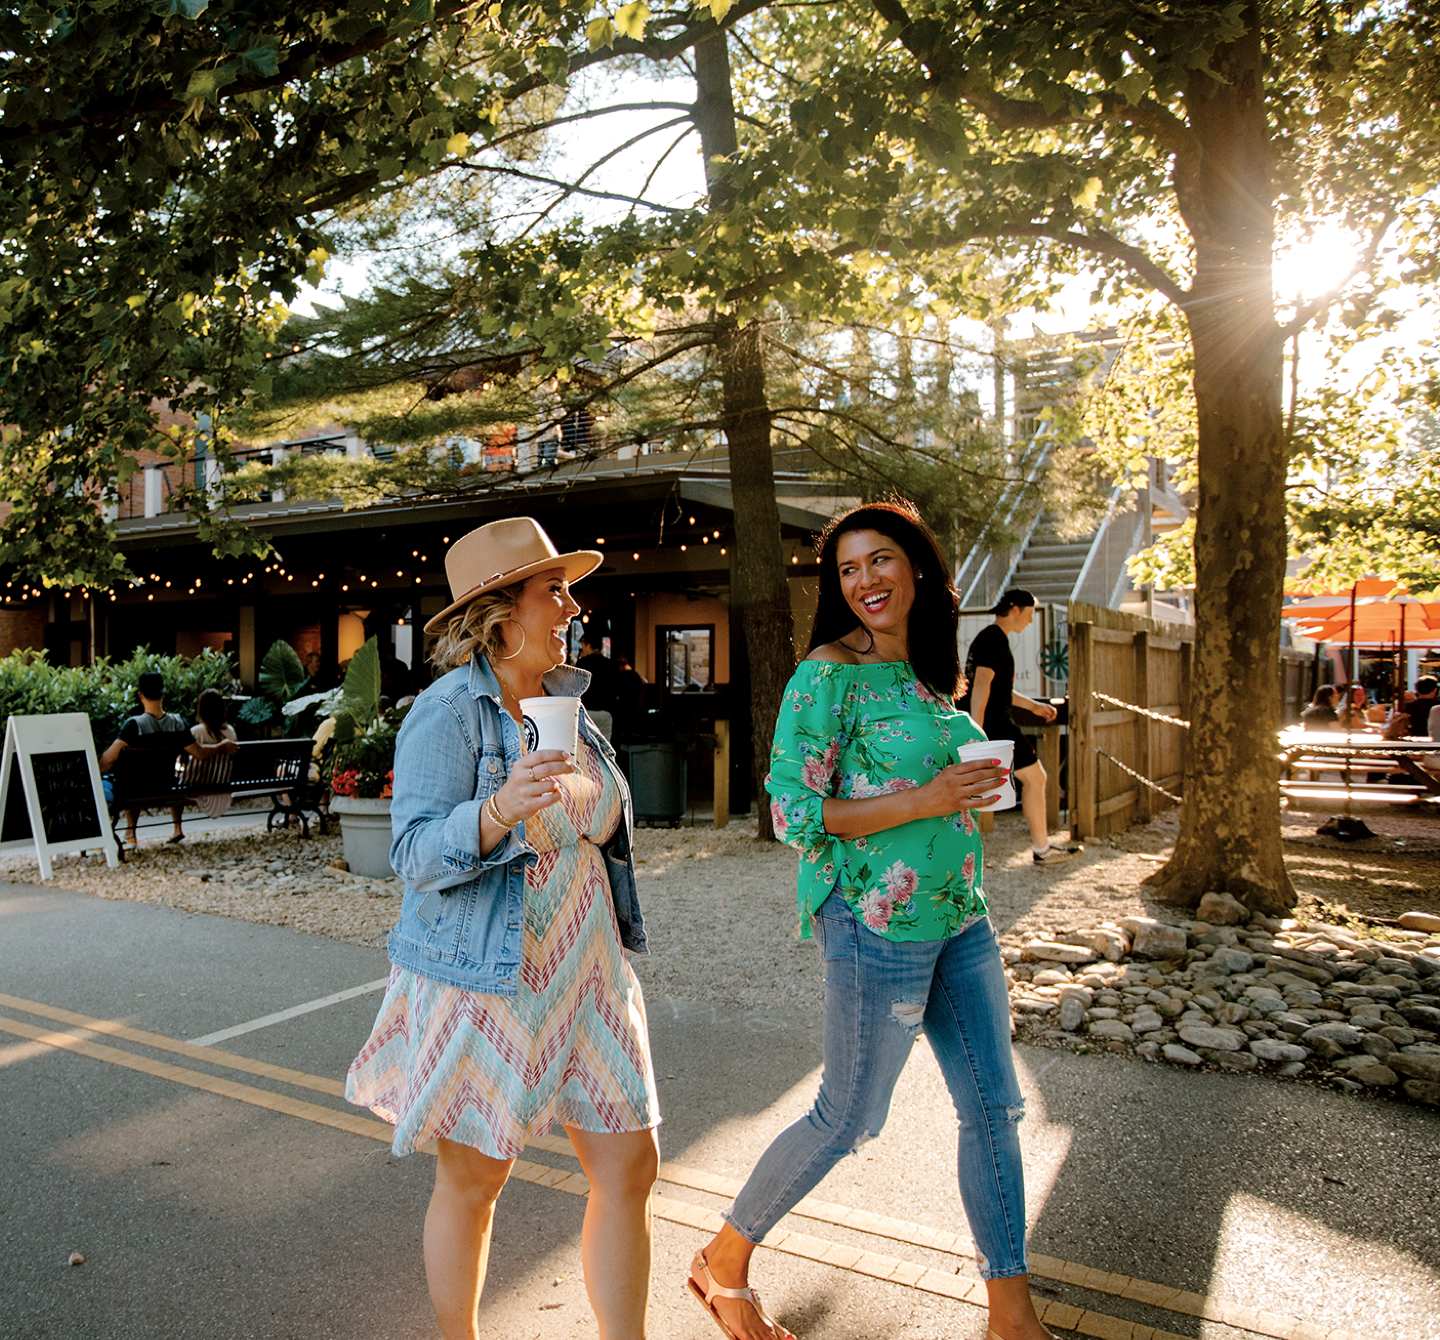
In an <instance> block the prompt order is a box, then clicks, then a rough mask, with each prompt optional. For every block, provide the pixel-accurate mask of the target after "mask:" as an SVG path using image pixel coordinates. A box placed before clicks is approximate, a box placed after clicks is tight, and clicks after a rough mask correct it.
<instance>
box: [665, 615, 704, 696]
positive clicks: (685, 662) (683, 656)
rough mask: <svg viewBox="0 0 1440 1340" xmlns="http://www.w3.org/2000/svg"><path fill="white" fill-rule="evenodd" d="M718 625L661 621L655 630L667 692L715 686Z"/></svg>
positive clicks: (692, 690) (681, 691)
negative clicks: (715, 651)
mask: <svg viewBox="0 0 1440 1340" xmlns="http://www.w3.org/2000/svg"><path fill="white" fill-rule="evenodd" d="M714 647H715V625H714V624H713V623H711V624H703V625H700V626H698V627H695V628H684V627H681V626H679V625H675V624H670V625H665V624H662V625H660V626H659V627H658V628H656V630H655V650H656V653H657V654H656V658H655V659H656V664H657V665H658V666H659V667H660V675H659V679H660V684H661V687H662V688H663V689H664V690H665V691H666V692H667V693H685V692H694V691H696V690H699V689H713V688H714V687H715V673H714V665H715V658H714Z"/></svg>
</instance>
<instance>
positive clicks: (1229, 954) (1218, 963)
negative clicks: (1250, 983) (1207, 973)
mask: <svg viewBox="0 0 1440 1340" xmlns="http://www.w3.org/2000/svg"><path fill="white" fill-rule="evenodd" d="M1254 966H1255V959H1254V957H1253V956H1252V955H1250V954H1247V953H1246V952H1245V951H1244V950H1243V949H1226V948H1224V947H1223V946H1222V947H1221V948H1219V949H1217V950H1216V951H1215V952H1214V953H1213V954H1211V955H1210V967H1211V969H1212V970H1218V971H1221V972H1226V973H1235V972H1249V971H1250V969H1251V968H1253V967H1254Z"/></svg>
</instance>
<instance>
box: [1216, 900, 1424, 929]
mask: <svg viewBox="0 0 1440 1340" xmlns="http://www.w3.org/2000/svg"><path fill="white" fill-rule="evenodd" d="M1249 915H1250V913H1249V909H1247V908H1246V906H1245V904H1244V903H1242V902H1241V901H1240V900H1239V899H1238V898H1235V897H1233V896H1232V895H1230V894H1228V893H1207V894H1206V895H1205V896H1204V897H1203V898H1201V899H1200V905H1199V907H1197V908H1196V909H1195V918H1196V920H1197V921H1208V922H1209V923H1210V924H1211V925H1212V926H1238V925H1239V924H1240V923H1241V922H1242V921H1245V920H1246V919H1247V918H1248V917H1249ZM1416 929H1417V930H1423V929H1425V928H1424V927H1421V926H1417V927H1416Z"/></svg>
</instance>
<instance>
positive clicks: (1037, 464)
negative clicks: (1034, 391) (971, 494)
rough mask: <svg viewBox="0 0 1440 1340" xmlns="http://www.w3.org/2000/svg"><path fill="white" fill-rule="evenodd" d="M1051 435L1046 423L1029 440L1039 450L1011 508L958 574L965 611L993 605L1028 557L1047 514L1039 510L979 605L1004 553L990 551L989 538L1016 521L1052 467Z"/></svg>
mask: <svg viewBox="0 0 1440 1340" xmlns="http://www.w3.org/2000/svg"><path fill="white" fill-rule="evenodd" d="M1052 431H1053V427H1052V425H1051V424H1050V423H1048V422H1047V423H1044V424H1041V426H1040V429H1039V431H1038V432H1036V433H1035V435H1034V436H1033V437H1031V438H1030V442H1029V445H1030V447H1031V448H1032V449H1033V448H1036V447H1038V448H1039V450H1038V452H1037V454H1036V457H1035V460H1034V461H1033V463H1032V464H1031V466H1030V470H1029V472H1028V473H1027V474H1026V476H1025V478H1024V480H1023V481H1021V482H1020V483H1018V484H1012V485H1011V487H1010V490H1009V492H1010V507H1009V509H1008V510H1007V511H1006V513H1005V516H1004V519H1003V520H1002V521H1001V522H1000V525H999V526H989V525H987V526H986V527H985V529H984V530H983V531H981V532H980V538H979V539H978V540H976V542H975V544H974V546H973V547H972V548H971V550H970V553H969V555H968V556H967V557H966V559H965V562H964V563H963V564H962V565H961V567H960V570H959V572H957V573H956V574H955V589H956V590H957V591H959V592H960V593H961V595H960V605H961V607H962V608H968V607H969V606H971V605H974V604H977V603H978V604H984V605H991V604H993V603H994V602H995V599H996V597H997V596H999V594H1000V593H1001V591H1003V590H1004V589H1005V583H1006V582H1007V581H1009V579H1010V576H1011V574H1012V573H1013V572H1014V571H1015V569H1016V567H1018V566H1019V563H1020V559H1021V557H1022V556H1023V554H1024V553H1025V546H1026V545H1027V544H1029V542H1030V537H1031V536H1032V535H1033V534H1034V533H1035V527H1036V526H1038V525H1039V524H1040V516H1041V512H1042V511H1043V510H1044V509H1043V508H1041V509H1037V510H1036V513H1035V515H1034V516H1033V517H1031V518H1030V523H1029V525H1027V526H1026V527H1025V532H1024V534H1023V535H1021V536H1020V537H1019V539H1018V540H1017V541H1016V542H1015V543H1014V544H1012V545H1011V546H1010V547H1009V549H1008V550H1006V551H1004V552H1005V553H1007V554H1008V555H1009V559H1010V565H1009V567H1008V568H1007V569H1006V571H1005V576H1004V577H1003V578H1001V580H1000V582H999V584H998V585H996V586H995V588H994V590H993V592H991V593H990V595H989V598H988V599H982V600H979V601H977V600H976V598H975V596H976V592H977V591H978V590H982V589H985V588H981V586H980V583H981V581H982V580H983V579H984V577H985V574H986V572H987V570H988V569H989V567H990V563H991V560H992V559H995V558H997V557H999V555H1000V553H1001V551H999V550H995V549H991V548H988V547H987V546H986V544H985V540H986V537H987V536H990V535H993V534H994V533H995V531H996V530H1001V529H1005V528H1008V527H1009V525H1010V523H1011V521H1013V520H1014V518H1015V515H1016V513H1017V512H1018V511H1019V510H1020V505H1021V503H1022V502H1023V501H1024V499H1025V497H1026V495H1027V493H1028V492H1029V490H1030V487H1031V486H1032V485H1033V484H1034V483H1035V481H1036V480H1037V479H1039V477H1040V472H1041V471H1042V470H1043V469H1044V468H1045V466H1046V465H1047V464H1048V463H1049V460H1050V452H1051V445H1052V444H1051V443H1049V442H1047V441H1044V440H1043V439H1045V438H1047V437H1049V436H1050V434H1051V432H1052ZM977 561H978V566H977V568H976V570H975V574H974V576H973V577H969V579H968V583H967V574H968V573H969V569H970V566H971V564H972V563H977Z"/></svg>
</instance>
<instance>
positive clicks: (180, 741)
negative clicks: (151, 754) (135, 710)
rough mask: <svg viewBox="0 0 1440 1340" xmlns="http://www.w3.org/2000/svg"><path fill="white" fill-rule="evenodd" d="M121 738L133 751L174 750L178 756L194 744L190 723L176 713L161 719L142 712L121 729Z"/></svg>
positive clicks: (166, 714) (167, 714) (168, 714)
mask: <svg viewBox="0 0 1440 1340" xmlns="http://www.w3.org/2000/svg"><path fill="white" fill-rule="evenodd" d="M120 738H121V739H122V740H124V741H125V743H126V744H127V745H129V746H130V748H131V749H173V750H174V751H175V752H176V753H177V754H178V753H179V752H180V750H182V749H183V748H184V747H185V746H186V745H187V744H193V743H194V740H193V739H192V737H191V735H190V725H189V723H188V722H187V721H186V720H185V718H184V717H182V716H176V714H175V713H174V712H166V713H165V715H164V716H159V717H152V716H151V715H150V713H149V712H141V713H139V714H138V715H137V716H133V717H131V718H130V719H129V720H128V721H127V722H126V723H125V724H124V725H123V726H121V727H120Z"/></svg>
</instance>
